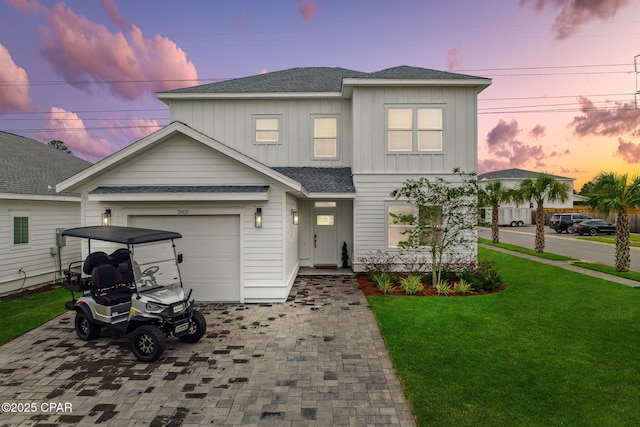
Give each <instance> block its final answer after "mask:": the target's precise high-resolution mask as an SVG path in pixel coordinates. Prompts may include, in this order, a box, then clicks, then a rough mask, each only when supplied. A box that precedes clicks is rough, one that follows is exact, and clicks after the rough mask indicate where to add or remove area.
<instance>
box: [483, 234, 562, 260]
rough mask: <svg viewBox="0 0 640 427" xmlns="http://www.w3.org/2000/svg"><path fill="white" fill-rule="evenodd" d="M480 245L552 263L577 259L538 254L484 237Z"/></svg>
mask: <svg viewBox="0 0 640 427" xmlns="http://www.w3.org/2000/svg"><path fill="white" fill-rule="evenodd" d="M478 243H482V244H483V245H489V246H495V247H498V248H502V249H508V250H510V251H514V252H520V253H522V254H527V255H532V256H537V257H538V258H544V259H548V260H551V261H573V260H575V258H571V257H568V256H564V255H558V254H554V253H550V252H542V253H541V252H536V251H535V250H533V249H529V248H525V247H522V246H517V245H512V244H510V243H493V242H492V241H491V240H490V239H485V238H482V237H479V238H478Z"/></svg>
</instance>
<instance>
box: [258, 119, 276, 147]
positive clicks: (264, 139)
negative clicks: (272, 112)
mask: <svg viewBox="0 0 640 427" xmlns="http://www.w3.org/2000/svg"><path fill="white" fill-rule="evenodd" d="M253 123H254V127H255V135H256V143H259V144H277V143H279V142H280V117H279V116H261V117H254V119H253Z"/></svg>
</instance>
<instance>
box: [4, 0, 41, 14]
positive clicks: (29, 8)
mask: <svg viewBox="0 0 640 427" xmlns="http://www.w3.org/2000/svg"><path fill="white" fill-rule="evenodd" d="M6 2H7V3H8V4H9V5H10V6H12V7H14V8H15V9H18V10H21V11H23V12H26V13H28V14H30V15H34V14H36V13H38V12H40V11H41V10H42V9H43V6H42V5H40V3H39V2H38V0H6Z"/></svg>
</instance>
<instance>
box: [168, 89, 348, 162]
mask: <svg viewBox="0 0 640 427" xmlns="http://www.w3.org/2000/svg"><path fill="white" fill-rule="evenodd" d="M170 106H171V121H179V122H183V123H185V124H187V125H189V126H190V127H192V128H194V129H196V130H198V131H200V132H202V133H204V134H205V135H208V136H210V137H212V138H213V139H215V140H217V141H219V142H221V143H223V144H225V145H227V146H229V147H232V148H234V149H236V150H238V151H240V152H241V153H244V154H246V155H247V156H249V157H251V158H253V159H256V160H258V161H260V162H262V163H264V164H266V165H269V166H351V164H352V162H353V159H352V153H353V148H352V147H353V146H352V139H351V138H352V135H353V132H352V127H351V123H352V117H351V100H350V99H304V100H293V99H287V100H277V99H276V100H218V101H215V100H190V101H175V100H172V101H171V104H170ZM322 114H326V115H336V116H338V117H339V119H338V132H339V134H338V157H337V158H336V159H314V158H313V120H312V117H313V116H314V115H322ZM254 115H280V117H281V131H280V143H278V144H256V143H255V134H254V124H253V117H254Z"/></svg>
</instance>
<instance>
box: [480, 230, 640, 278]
mask: <svg viewBox="0 0 640 427" xmlns="http://www.w3.org/2000/svg"><path fill="white" fill-rule="evenodd" d="M544 229H545V230H544V231H545V237H544V242H545V248H544V250H545V252H552V253H556V254H560V255H565V256H569V257H573V258H577V259H579V260H583V261H590V262H597V263H602V264H606V265H611V266H613V265H614V261H615V246H614V245H612V244H607V243H600V242H590V241H588V240H585V239H584V238H581V237H579V236H576V235H574V234H565V233H562V234H557V233H556V232H555V231H554V230H552V229H551V228H549V227H548V226H545V228H544ZM478 237H482V238H485V239H489V240H491V228H490V227H479V228H478ZM500 242H501V243H510V244H512V245H518V246H522V247H525V248H529V249H533V248H534V244H535V226H526V227H516V228H511V227H500ZM631 270H633V271H640V248H634V247H632V248H631Z"/></svg>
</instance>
